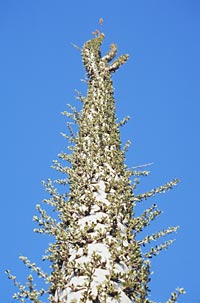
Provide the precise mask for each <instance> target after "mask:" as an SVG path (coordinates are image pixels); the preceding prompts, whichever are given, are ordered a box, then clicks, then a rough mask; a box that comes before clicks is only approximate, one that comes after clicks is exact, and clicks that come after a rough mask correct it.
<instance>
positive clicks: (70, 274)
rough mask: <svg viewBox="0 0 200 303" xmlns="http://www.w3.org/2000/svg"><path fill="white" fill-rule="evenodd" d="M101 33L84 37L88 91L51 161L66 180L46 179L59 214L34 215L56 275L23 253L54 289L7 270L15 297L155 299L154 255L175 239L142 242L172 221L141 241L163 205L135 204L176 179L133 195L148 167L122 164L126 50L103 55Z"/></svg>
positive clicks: (108, 301)
mask: <svg viewBox="0 0 200 303" xmlns="http://www.w3.org/2000/svg"><path fill="white" fill-rule="evenodd" d="M103 40H104V34H100V35H98V36H97V37H95V38H93V39H91V40H89V41H88V42H86V43H85V44H84V46H83V49H82V59H83V64H84V66H85V69H86V72H87V77H88V78H87V82H88V93H87V96H86V97H84V98H83V97H82V96H80V95H79V99H80V100H81V101H82V103H83V108H82V110H81V112H78V111H77V110H76V109H75V108H73V107H70V108H71V112H68V111H66V112H64V115H66V116H67V117H69V118H72V120H73V123H76V124H77V125H78V129H79V130H78V133H77V134H74V132H73V127H72V124H71V123H68V128H69V131H70V136H68V135H66V134H63V136H64V137H66V138H67V139H69V142H70V143H71V145H70V147H69V149H70V150H71V152H69V154H67V153H65V152H62V153H61V154H59V157H60V159H61V161H60V162H59V161H57V160H56V161H54V168H55V169H56V170H58V171H59V172H61V173H63V174H64V179H58V180H56V181H55V182H53V181H51V180H50V179H49V180H47V182H44V186H45V188H46V190H47V191H48V192H49V194H50V198H48V199H45V200H44V202H45V203H47V204H50V205H51V206H52V207H53V209H54V210H55V211H56V212H58V214H59V217H58V220H56V219H54V218H52V217H50V216H49V215H48V214H47V212H46V211H45V210H44V209H42V208H41V206H40V205H37V209H38V211H39V213H40V215H39V216H34V220H35V221H37V222H38V224H39V228H37V229H35V232H38V233H44V234H50V235H52V236H54V238H55V241H54V243H53V244H51V245H50V247H49V248H48V251H47V255H46V256H45V257H44V259H48V260H50V262H51V263H52V266H51V268H52V271H51V274H50V275H47V274H45V273H43V272H42V270H41V269H40V268H38V267H36V265H34V264H31V263H30V261H29V260H28V259H26V258H25V257H21V258H22V261H23V262H24V263H25V264H26V265H27V266H28V267H29V268H30V269H31V270H32V271H34V272H36V274H37V275H38V276H39V277H42V278H44V279H45V281H46V282H48V283H49V288H48V289H47V290H44V289H42V290H40V291H37V290H35V288H34V287H33V284H32V275H30V276H29V277H28V282H27V287H25V286H22V285H21V284H19V283H18V282H16V278H15V277H14V276H12V275H11V274H10V272H8V275H9V277H10V278H11V279H12V280H13V281H14V283H15V284H16V286H18V287H19V292H18V293H17V294H15V295H14V297H15V298H17V299H19V300H20V301H21V302H24V300H25V299H26V298H27V299H29V300H31V301H33V302H35V303H40V302H42V301H41V300H40V298H41V297H42V296H43V295H44V294H46V293H48V294H49V301H50V302H52V303H53V302H54V303H58V302H60V303H61V302H62V303H81V302H82V303H133V302H135V303H148V302H152V301H151V300H150V299H149V298H148V294H149V288H148V283H149V281H150V274H151V273H150V258H151V257H152V256H153V255H157V254H158V253H159V252H160V251H161V250H163V249H164V248H167V247H168V246H169V245H170V244H171V243H172V242H173V241H166V242H164V243H163V244H161V245H158V246H155V247H152V248H150V250H149V251H147V252H145V253H143V252H142V246H145V245H146V244H149V243H151V242H152V241H155V240H157V239H159V238H160V237H162V236H165V235H168V234H170V233H172V232H175V231H176V230H177V227H169V228H168V229H164V230H162V231H159V232H158V233H155V234H153V235H148V236H146V237H144V239H142V240H141V239H140V240H138V238H137V236H138V234H139V233H140V232H141V231H143V229H144V228H145V227H146V226H149V224H150V223H151V222H152V221H153V220H154V219H155V218H156V217H158V216H159V215H160V213H161V212H160V210H158V209H157V206H156V205H155V204H154V205H153V206H152V207H150V208H148V209H147V210H145V211H144V213H143V214H142V215H141V216H139V217H137V216H135V214H134V208H135V204H136V203H138V202H141V201H142V200H145V199H147V198H149V197H152V196H154V195H155V194H157V193H162V192H164V191H166V190H169V189H171V188H173V187H174V186H175V185H176V184H177V183H178V180H173V181H171V182H169V183H167V184H165V185H164V186H161V187H158V188H157V189H153V190H151V191H149V192H146V193H144V194H140V195H135V194H134V192H135V189H136V186H137V183H138V181H136V182H135V183H134V184H132V182H131V176H132V175H133V176H135V177H137V178H138V177H139V176H146V175H148V172H147V171H140V170H138V171H137V170H131V169H128V168H127V167H126V165H125V163H124V161H125V150H126V148H125V149H124V150H122V148H121V141H120V132H119V127H120V126H121V125H123V124H124V123H126V121H127V119H128V118H127V119H124V120H123V121H122V122H121V123H117V121H116V116H115V102H114V97H113V85H112V79H111V76H112V74H113V73H114V72H115V71H116V70H118V68H119V67H120V66H121V65H123V64H124V63H125V62H126V61H127V59H128V55H122V56H120V57H119V58H118V59H116V60H114V58H115V56H116V53H117V47H116V45H115V44H112V45H111V47H110V50H109V52H108V53H107V54H106V55H104V56H101V52H100V46H101V44H102V42H103ZM127 146H128V145H127ZM66 162H68V163H66ZM55 183H56V184H57V183H58V184H59V185H61V186H64V187H65V188H66V190H64V193H59V191H58V190H57V188H56V187H55ZM68 187H69V191H68V190H67V189H68ZM62 192H63V191H62ZM182 292H184V290H183V289H178V290H177V292H175V293H173V294H172V295H171V298H170V299H169V301H168V303H172V302H175V301H176V299H177V297H178V295H179V293H182Z"/></svg>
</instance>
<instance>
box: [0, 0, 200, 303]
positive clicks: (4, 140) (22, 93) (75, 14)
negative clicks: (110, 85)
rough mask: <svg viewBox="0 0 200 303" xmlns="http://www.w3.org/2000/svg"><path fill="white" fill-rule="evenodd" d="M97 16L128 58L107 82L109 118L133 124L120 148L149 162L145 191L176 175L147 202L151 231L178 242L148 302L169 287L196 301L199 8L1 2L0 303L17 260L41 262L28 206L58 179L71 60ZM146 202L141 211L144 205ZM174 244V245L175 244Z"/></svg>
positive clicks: (199, 268) (193, 1)
mask: <svg viewBox="0 0 200 303" xmlns="http://www.w3.org/2000/svg"><path fill="white" fill-rule="evenodd" d="M100 17H103V18H104V24H103V31H104V32H105V35H106V39H105V43H104V46H103V48H102V49H103V51H106V50H107V49H108V48H109V45H110V44H111V43H112V42H115V43H117V44H118V51H119V54H122V53H129V54H130V60H129V61H128V63H127V64H126V65H125V66H123V67H122V68H121V69H120V71H118V72H117V73H116V74H115V75H114V77H113V80H114V87H115V96H116V106H117V116H118V117H119V119H121V118H123V117H124V116H126V115H130V116H131V117H132V119H131V121H130V122H129V123H128V125H126V126H124V128H123V129H122V142H125V141H126V140H127V139H130V140H131V141H132V146H131V148H130V151H129V152H128V154H127V164H128V165H129V166H136V165H139V164H145V163H149V162H154V165H153V166H152V167H151V175H150V176H149V177H148V178H146V179H144V181H142V183H141V186H140V190H141V192H143V191H147V190H149V189H151V188H153V187H156V186H159V185H161V184H163V183H165V182H167V181H169V180H171V179H173V178H175V177H178V178H180V179H181V183H180V184H179V186H178V187H176V188H175V189H174V190H173V191H171V192H169V193H166V194H165V195H160V196H157V197H155V198H154V199H152V201H150V202H149V203H150V204H151V203H153V202H157V203H158V205H159V207H160V208H161V209H162V210H164V214H163V215H162V216H161V217H160V219H159V220H158V222H156V223H155V224H154V225H153V226H152V228H151V229H150V231H151V230H153V228H158V229H161V228H163V227H168V226H170V225H180V226H181V229H180V230H179V232H178V234H177V235H175V238H176V239H177V240H176V242H175V244H173V246H172V247H171V248H170V249H169V250H168V251H166V252H163V253H162V254H161V255H160V256H158V257H157V258H156V259H153V261H152V270H153V271H154V274H153V276H152V282H151V284H150V287H151V290H152V292H151V296H152V299H154V300H155V301H158V302H165V300H167V299H168V297H169V294H170V293H171V291H173V290H174V289H175V288H176V287H178V286H179V287H182V286H184V287H185V289H186V291H187V294H186V295H185V296H183V297H182V298H181V299H180V302H182V303H186V302H193V303H199V302H200V294H199V288H200V279H199V272H200V265H199V260H198V256H199V249H200V245H199V240H200V239H199V212H200V203H199V169H200V167H199V154H200V143H199V126H200V119H199V112H200V105H199V104H200V103H199V101H200V89H199V80H200V79H199V78H200V75H199V73H200V72H199V71H200V56H199V54H200V39H199V32H200V2H199V1H197V0H187V1H186V0H182V1H181V0H168V1H165V0H163V1H159V0H140V1H136V0H124V1H118V0H115V1H113V0H110V1H107V0H101V1H98V2H97V1H94V0H85V1H77V0H74V1H66V0H59V1H53V0H40V1H39V0H26V1H25V0H24V1H22V0H18V1H15V0H6V1H5V0H4V1H3V0H1V1H0V41H1V48H0V66H1V69H0V82H1V90H0V100H1V111H0V115H1V118H0V123H1V125H0V129H1V187H2V190H1V220H0V225H1V226H0V232H1V261H0V281H1V285H3V286H2V287H1V289H2V290H1V294H0V300H1V302H7V303H11V302H13V301H14V300H13V299H12V298H11V296H12V293H13V290H14V289H13V287H12V284H11V282H10V281H8V280H7V278H6V276H5V275H4V270H5V269H7V268H10V269H12V271H13V273H14V274H16V275H17V276H18V277H19V280H20V281H23V277H24V276H25V275H26V274H27V271H26V270H25V268H24V265H23V264H21V262H20V261H18V256H19V255H20V254H23V255H27V256H28V257H29V258H30V259H31V260H32V261H36V262H38V264H41V261H40V258H41V255H42V254H43V253H44V250H45V248H47V245H48V243H49V241H50V239H48V238H45V237H43V236H39V235H36V234H34V233H33V231H32V230H33V228H34V227H35V225H34V223H33V222H32V216H33V215H35V214H36V210H35V205H36V204H37V203H39V202H40V201H41V200H42V199H43V198H45V197H47V195H46V193H45V192H44V190H43V188H42V185H41V180H44V179H47V178H48V177H52V178H53V177H55V176H56V174H55V172H54V171H53V170H52V169H51V168H50V166H51V164H52V160H53V159H56V157H57V154H58V153H59V152H60V151H62V150H63V149H65V147H66V141H65V140H64V139H63V138H62V137H61V136H60V135H59V133H60V132H61V131H65V129H66V128H65V125H66V120H65V118H64V117H63V116H61V115H60V112H61V111H63V110H65V109H66V106H65V105H66V104H67V103H72V104H73V105H76V106H80V104H79V103H78V102H77V101H76V100H75V99H74V96H75V93H74V89H79V90H81V91H82V92H83V93H84V92H85V90H86V87H85V84H83V83H82V82H80V79H81V78H84V75H85V72H84V70H83V67H82V62H81V57H80V53H79V51H77V50H76V49H74V48H73V47H72V46H71V43H72V42H73V43H75V44H77V45H79V46H82V45H83V43H84V42H85V41H86V40H88V39H90V38H91V37H92V35H91V32H92V31H94V30H95V29H96V28H97V27H98V20H99V18H100ZM150 204H148V203H147V205H146V206H148V205H150ZM172 237H173V236H172Z"/></svg>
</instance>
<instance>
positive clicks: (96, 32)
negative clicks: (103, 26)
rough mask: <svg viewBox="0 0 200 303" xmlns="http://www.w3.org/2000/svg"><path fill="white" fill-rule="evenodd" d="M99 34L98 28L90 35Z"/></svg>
mask: <svg viewBox="0 0 200 303" xmlns="http://www.w3.org/2000/svg"><path fill="white" fill-rule="evenodd" d="M99 34H100V32H99V30H98V29H96V30H95V32H92V35H93V36H98V35H99Z"/></svg>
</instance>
